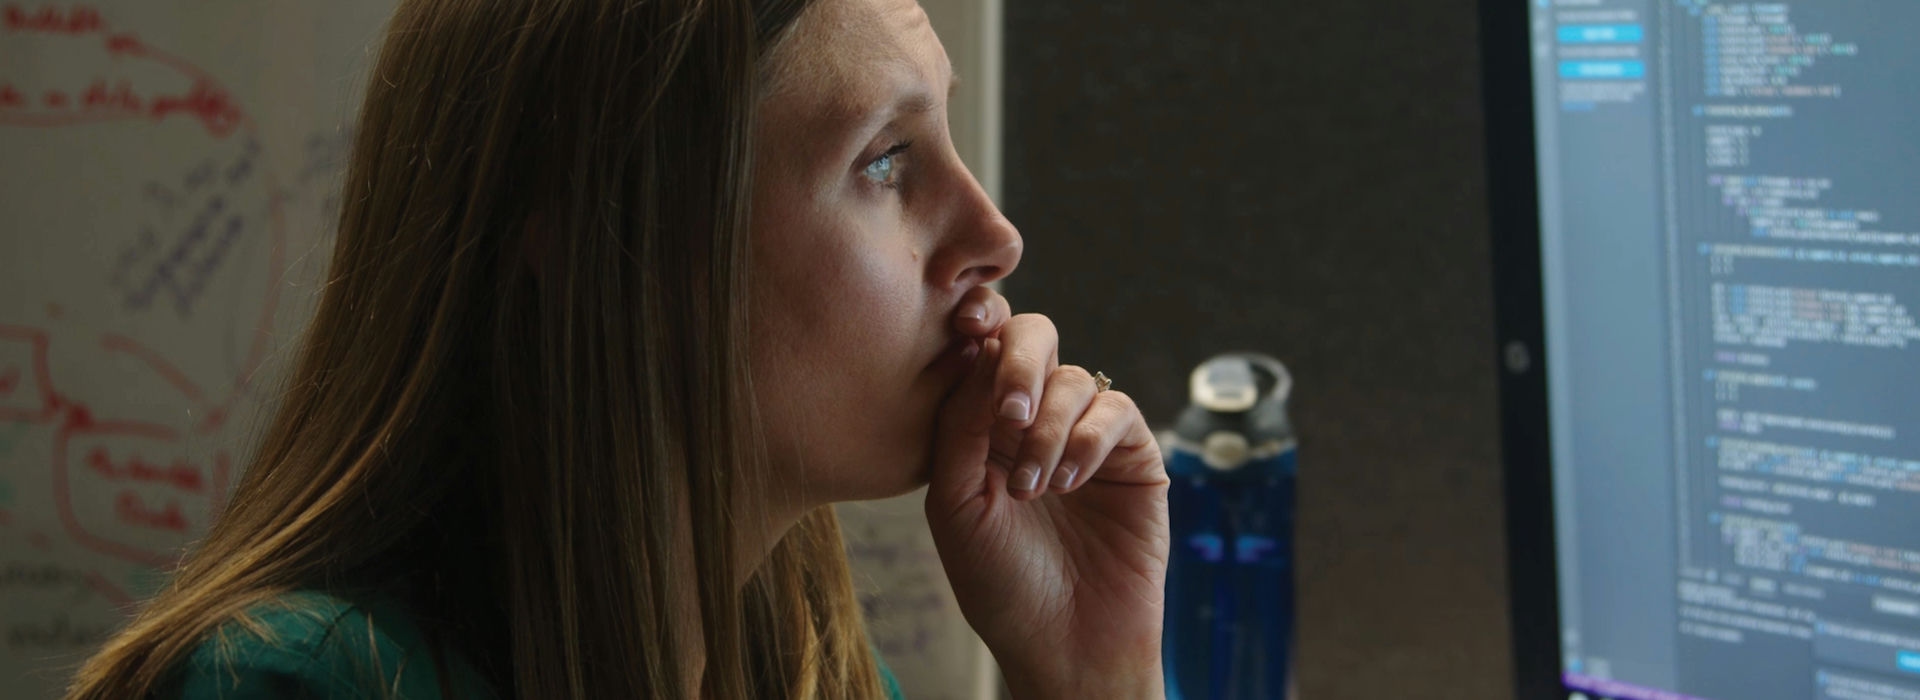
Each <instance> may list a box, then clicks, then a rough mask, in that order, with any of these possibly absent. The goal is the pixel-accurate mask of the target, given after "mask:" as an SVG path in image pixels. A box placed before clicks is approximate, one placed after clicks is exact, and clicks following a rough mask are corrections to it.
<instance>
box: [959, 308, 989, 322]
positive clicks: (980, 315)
mask: <svg viewBox="0 0 1920 700" xmlns="http://www.w3.org/2000/svg"><path fill="white" fill-rule="evenodd" d="M960 317H961V318H970V319H973V320H975V321H985V320H987V307H986V306H984V305H981V304H968V305H966V306H962V307H960Z"/></svg>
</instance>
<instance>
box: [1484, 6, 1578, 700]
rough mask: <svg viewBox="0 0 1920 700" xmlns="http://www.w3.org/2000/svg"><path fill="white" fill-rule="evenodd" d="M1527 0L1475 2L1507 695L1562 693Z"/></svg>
mask: <svg viewBox="0 0 1920 700" xmlns="http://www.w3.org/2000/svg"><path fill="white" fill-rule="evenodd" d="M1530 6H1531V3H1529V2H1525V1H1520V2H1514V1H1508V2H1501V1H1500V0H1483V1H1482V2H1481V3H1480V48H1481V79H1482V83H1481V90H1482V102H1483V104H1484V107H1485V119H1486V121H1485V128H1486V136H1485V138H1486V157H1487V201H1488V224H1489V228H1490V230H1491V235H1492V252H1493V261H1492V263H1493V267H1492V269H1493V287H1494V290H1493V291H1494V327H1495V335H1494V337H1495V347H1494V348H1493V349H1494V352H1495V353H1496V357H1497V358H1498V359H1497V362H1498V366H1499V369H1498V374H1499V376H1500V380H1499V385H1500V388H1499V391H1500V425H1501V430H1500V432H1501V441H1502V448H1503V449H1502V459H1503V462H1504V464H1503V468H1504V478H1503V481H1502V486H1503V489H1504V500H1505V502H1506V540H1507V542H1506V544H1507V586H1508V599H1509V605H1508V611H1509V614H1510V616H1511V619H1510V623H1509V629H1510V631H1511V634H1512V642H1513V649H1512V659H1513V672H1514V698H1516V700H1544V699H1545V698H1564V697H1567V688H1566V686H1565V685H1564V683H1563V681H1562V676H1561V656H1562V648H1561V645H1560V607H1559V590H1560V588H1559V580H1558V573H1557V571H1558V567H1557V564H1556V562H1557V560H1556V558H1555V556H1556V555H1555V552H1554V513H1553V483H1552V477H1553V469H1552V466H1553V462H1552V449H1551V441H1552V435H1551V434H1550V433H1549V427H1548V426H1549V425H1550V423H1549V419H1548V413H1547V412H1548V409H1549V405H1548V401H1547V371H1546V369H1547V367H1546V365H1547V353H1546V332H1545V328H1546V323H1545V321H1546V317H1545V307H1544V303H1543V294H1542V287H1541V257H1540V233H1541V227H1540V204H1539V185H1538V183H1539V180H1538V179H1537V176H1538V167H1537V163H1538V162H1539V161H1538V159H1537V154H1536V141H1535V135H1534V91H1533V56H1532V43H1533V41H1532V37H1531V35H1530V32H1529V29H1528V27H1529V25H1530V17H1529V12H1530V10H1529V8H1530Z"/></svg>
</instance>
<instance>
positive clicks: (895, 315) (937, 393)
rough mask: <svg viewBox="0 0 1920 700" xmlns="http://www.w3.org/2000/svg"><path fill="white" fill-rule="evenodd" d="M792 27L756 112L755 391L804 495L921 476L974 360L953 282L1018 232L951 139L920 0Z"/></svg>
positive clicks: (902, 488)
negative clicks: (963, 337) (958, 319)
mask: <svg viewBox="0 0 1920 700" xmlns="http://www.w3.org/2000/svg"><path fill="white" fill-rule="evenodd" d="M794 30H795V31H794V33H793V34H792V35H791V36H790V37H789V38H788V40H787V42H786V44H785V45H783V46H782V47H781V48H780V50H779V51H777V52H776V55H775V56H773V57H772V59H771V60H773V61H774V66H773V67H774V77H773V79H772V80H771V82H770V85H771V86H772V89H771V90H770V91H769V93H768V95H767V96H766V97H765V99H764V100H763V101H762V102H761V109H760V113H759V117H758V119H759V121H758V123H757V124H756V134H755V138H756V146H755V148H756V156H755V162H754V184H753V224H752V226H753V246H754V250H753V280H752V282H751V285H752V287H753V295H752V296H753V299H752V303H753V306H752V328H753V338H752V341H751V347H752V363H753V377H754V384H755V390H756V392H757V394H758V396H757V400H758V404H759V409H760V412H761V415H762V418H763V420H764V421H765V425H766V429H767V436H768V447H769V449H770V450H771V453H772V454H771V457H772V463H773V465H774V468H775V469H776V470H777V474H776V476H777V478H779V479H780V481H781V482H782V483H781V484H779V487H782V488H793V489H798V490H799V492H798V493H795V494H793V495H796V496H798V497H799V498H800V499H801V501H802V502H803V504H805V505H813V504H822V503H828V502H833V501H842V500H856V499H865V498H878V497H884V496H891V495H897V494H900V493H904V492H906V491H909V490H912V489H913V488H915V487H916V486H918V485H920V484H922V483H925V481H926V477H927V465H928V460H929V457H930V447H931V444H932V438H933V425H934V417H935V412H936V410H937V409H938V408H939V406H940V404H941V401H942V400H943V399H944V398H945V396H946V394H947V393H948V391H949V390H950V389H952V388H953V386H954V385H955V384H957V383H958V381H959V380H960V378H961V377H962V375H963V374H964V372H965V369H966V365H965V364H964V363H956V362H953V361H952V360H951V355H950V353H948V352H947V351H948V350H949V349H950V348H952V347H953V346H954V344H955V342H956V341H958V340H959V338H960V336H959V334H958V333H957V332H955V331H954V330H953V328H954V324H953V316H954V313H955V309H956V306H957V305H958V304H959V303H960V298H961V295H963V294H965V293H966V292H967V291H968V290H969V289H973V288H974V287H977V286H979V285H981V284H984V283H986V282H988V281H990V280H995V279H999V278H1001V277H1004V276H1006V275H1007V273H1009V272H1012V271H1013V268H1014V266H1015V265H1017V264H1019V262H1020V250H1021V242H1020V234H1019V232H1018V231H1016V230H1015V229H1014V227H1013V225H1012V224H1011V223H1009V222H1008V221H1007V219H1006V218H1005V217H1004V216H1002V215H1001V214H1000V211H999V209H998V208H996V207H995V206H994V204H993V202H992V201H990V200H989V199H988V198H987V194H986V192H985V191H984V190H982V189H981V187H980V184H979V183H978V182H977V181H975V180H974V178H973V175H972V174H971V173H969V172H968V171H967V168H966V166H964V165H963V164H961V162H960V157H959V155H958V154H956V153H955V152H954V147H953V143H952V139H951V138H950V137H949V134H948V132H947V98H948V96H949V94H950V92H951V86H952V85H953V80H954V77H953V71H952V67H951V65H950V64H949V63H948V61H947V56H946V50H945V49H944V48H942V47H941V45H940V40H939V39H938V38H936V37H935V36H934V33H933V27H932V26H931V25H930V24H929V23H928V21H927V15H926V13H925V12H923V11H922V10H921V9H920V6H919V4H918V3H916V2H915V0H820V2H819V3H818V4H817V5H816V6H814V7H812V8H811V9H809V10H807V12H806V14H805V15H804V16H803V17H802V18H801V20H800V23H799V24H798V26H796V27H795V28H794ZM943 356H946V357H948V361H945V362H936V359H939V358H942V357H943Z"/></svg>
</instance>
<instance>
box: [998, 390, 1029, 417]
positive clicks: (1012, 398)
mask: <svg viewBox="0 0 1920 700" xmlns="http://www.w3.org/2000/svg"><path fill="white" fill-rule="evenodd" d="M1030 405H1031V404H1030V403H1028V401H1027V394H1026V392H1022V391H1016V392H1013V393H1011V394H1007V400H1005V401H1001V402H1000V417H1001V418H1005V419H1007V420H1010V421H1024V420H1026V419H1027V407H1028V406H1030Z"/></svg>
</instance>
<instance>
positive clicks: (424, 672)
mask: <svg viewBox="0 0 1920 700" xmlns="http://www.w3.org/2000/svg"><path fill="white" fill-rule="evenodd" d="M252 613H253V615H254V617H255V618H256V619H258V620H259V622H260V624H261V627H262V629H261V630H259V631H261V632H263V633H264V637H263V636H262V635H256V634H253V633H250V632H248V631H246V630H243V629H242V628H241V626H240V625H239V624H238V623H228V624H227V625H224V626H222V627H221V628H220V630H219V631H218V632H217V633H216V634H215V636H214V637H212V638H209V639H208V640H207V641H206V642H203V643H201V644H200V646H199V647H197V648H195V649H194V651H193V654H192V655H190V656H189V657H188V659H187V660H186V661H185V662H184V663H182V664H181V665H180V667H179V671H180V672H179V675H178V676H177V677H175V678H174V679H172V685H171V687H170V688H169V690H168V691H166V692H163V693H161V697H163V698H178V699H179V700H268V699H272V700H282V699H298V700H321V699H323V698H324V699H326V700H334V699H341V700H346V699H352V700H362V699H364V700H376V699H380V700H384V699H386V698H394V699H396V700H437V699H438V698H440V697H441V695H440V674H439V671H438V669H436V668H435V667H434V660H433V656H432V653H431V652H430V651H428V645H427V641H426V636H425V635H424V634H423V633H422V632H421V631H420V628H419V627H418V626H417V625H415V623H414V621H413V618H412V616H411V615H409V614H408V613H407V612H406V611H405V610H404V609H402V608H401V607H399V606H398V605H397V604H395V603H393V602H391V601H384V600H375V601H370V602H366V603H355V602H349V601H347V600H343V599H341V598H337V597H334V596H331V595H327V594H325V593H320V592H315V591H298V592H294V593H289V594H287V595H284V596H281V597H280V598H278V599H276V600H275V601H274V602H273V603H270V604H267V605H263V606H260V607H257V608H255V609H254V610H253V611H252ZM222 637H224V643H222V640H221V638H222ZM446 656H447V658H446V664H447V673H446V679H447V682H448V684H449V688H450V690H451V691H452V692H449V693H447V694H446V697H448V698H462V699H470V700H499V698H500V695H499V694H498V693H496V692H494V689H493V688H492V687H490V686H489V685H488V683H487V681H486V680H485V679H484V678H483V677H482V676H481V675H480V673H479V671H478V670H476V669H475V668H474V667H473V666H472V665H471V664H470V663H468V662H467V661H466V660H465V659H464V658H461V657H460V656H459V655H457V654H448V655H446ZM880 678H881V681H882V682H883V683H884V684H885V685H886V689H887V697H889V698H892V700H900V697H901V696H900V685H899V683H898V682H897V681H895V680H894V677H893V673H892V672H891V671H889V670H888V669H887V667H886V664H885V663H881V664H880Z"/></svg>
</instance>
